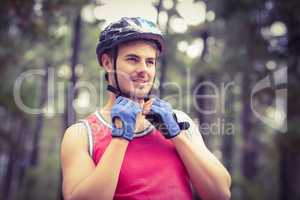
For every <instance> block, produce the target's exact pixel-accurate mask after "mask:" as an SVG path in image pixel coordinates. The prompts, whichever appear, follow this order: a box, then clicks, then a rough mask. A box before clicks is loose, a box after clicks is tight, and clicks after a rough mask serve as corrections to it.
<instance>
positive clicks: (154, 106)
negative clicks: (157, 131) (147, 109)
mask: <svg viewBox="0 0 300 200" xmlns="http://www.w3.org/2000/svg"><path fill="white" fill-rule="evenodd" d="M151 112H154V113H158V114H162V113H163V109H162V108H161V107H159V106H157V105H152V107H151Z"/></svg>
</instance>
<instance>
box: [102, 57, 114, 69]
mask: <svg viewBox="0 0 300 200" xmlns="http://www.w3.org/2000/svg"><path fill="white" fill-rule="evenodd" d="M101 63H102V66H103V67H104V69H105V71H107V72H110V71H111V70H112V66H113V65H112V58H111V56H109V55H108V54H107V53H104V54H102V56H101Z"/></svg>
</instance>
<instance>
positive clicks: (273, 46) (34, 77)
mask: <svg viewBox="0 0 300 200" xmlns="http://www.w3.org/2000/svg"><path fill="white" fill-rule="evenodd" d="M299 12H300V1H298V0H289V1H286V0H251V1H250V0H223V1H221V0H219V1H217V0H209V1H208V0H200V1H199V0H194V1H193V0H152V1H151V0H148V1H146V0H127V1H121V0H111V1H109V0H89V1H83V0H76V1H75V0H62V1H60V0H53V1H50V0H25V1H21V0H12V1H8V0H1V6H0V44H1V47H0V62H1V65H0V77H1V84H0V119H1V120H0V122H1V123H0V199H3V200H12V199H20V200H23V199H26V200H27V199H28V200H29V199H30V200H33V199H43V200H52V199H62V197H61V172H60V158H59V152H60V142H61V138H62V136H63V133H64V130H65V129H66V127H68V126H70V125H71V124H73V123H74V122H76V121H77V120H79V119H81V118H84V117H85V116H87V115H88V114H89V113H91V112H93V111H95V110H96V109H97V108H99V107H101V106H102V105H103V104H104V102H105V92H106V90H105V81H104V72H103V70H102V69H101V68H100V67H99V66H98V63H97V60H96V55H95V48H96V45H97V41H98V36H99V33H100V31H101V30H102V29H103V27H105V26H106V25H107V24H108V23H110V22H111V21H113V20H116V19H119V18H120V17H122V16H141V17H144V18H146V19H149V20H152V21H154V22H157V23H158V24H159V26H160V27H161V29H162V30H163V32H164V33H165V36H166V42H167V52H166V54H165V57H163V58H162V59H161V60H160V63H159V67H158V69H159V70H158V73H159V74H158V78H157V80H156V86H157V88H156V90H157V92H158V94H159V95H160V97H162V98H165V99H166V100H168V101H170V102H171V103H172V105H173V107H175V108H177V109H182V110H184V111H185V112H187V113H188V114H189V115H190V116H191V117H192V118H193V119H194V120H195V122H196V123H197V124H198V127H199V130H200V131H201V133H202V136H203V137H204V140H205V143H206V144H207V146H208V148H209V149H210V150H211V151H212V152H213V153H214V154H215V155H216V156H217V157H218V158H219V159H220V160H221V161H222V163H224V165H225V166H226V167H227V169H228V170H229V172H230V174H231V176H232V181H233V182H232V188H231V192H232V199H233V200H235V199H243V200H248V199H249V200H256V199H273V200H278V199H282V200H283V199H284V200H299V199H300V192H299V190H298V189H299V185H300V173H299V170H300V154H299V152H300V134H299V132H298V129H299V110H300V109H299V106H298V103H299V102H300V98H299V96H298V95H297V94H298V92H297V91H298V88H297V85H299V82H300V81H299V76H300V14H299ZM287 77H288V79H287ZM287 102H288V103H287ZM287 113H288V114H289V116H288V120H287ZM101 189H105V188H101ZM195 199H199V197H197V196H195Z"/></svg>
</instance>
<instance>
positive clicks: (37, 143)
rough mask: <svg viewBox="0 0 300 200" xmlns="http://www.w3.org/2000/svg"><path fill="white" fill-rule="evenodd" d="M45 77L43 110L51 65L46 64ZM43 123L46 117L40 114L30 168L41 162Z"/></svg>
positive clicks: (40, 104) (42, 95)
mask: <svg viewBox="0 0 300 200" xmlns="http://www.w3.org/2000/svg"><path fill="white" fill-rule="evenodd" d="M44 71H45V75H44V77H43V81H42V84H41V85H42V86H41V91H40V96H39V102H38V108H39V109H42V108H43V107H44V105H45V103H46V101H47V95H48V92H47V91H48V79H49V63H45V65H44ZM43 122H44V115H43V113H40V114H38V115H37V116H36V122H35V128H34V130H33V144H32V153H31V160H30V166H32V167H35V166H37V165H38V162H39V152H40V148H39V147H40V139H41V133H42V129H43Z"/></svg>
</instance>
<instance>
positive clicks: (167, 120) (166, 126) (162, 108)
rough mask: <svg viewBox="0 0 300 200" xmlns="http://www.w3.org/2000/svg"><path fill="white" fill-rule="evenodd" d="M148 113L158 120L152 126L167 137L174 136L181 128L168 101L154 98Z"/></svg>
mask: <svg viewBox="0 0 300 200" xmlns="http://www.w3.org/2000/svg"><path fill="white" fill-rule="evenodd" d="M150 115H154V116H155V117H156V118H158V121H160V122H159V123H156V124H154V126H155V127H156V128H157V129H159V130H160V131H161V132H162V133H163V134H164V136H165V137H166V138H167V139H170V138H173V137H176V136H177V135H178V134H179V133H180V131H181V129H180V127H179V125H178V122H177V120H176V116H175V114H174V112H173V109H172V107H171V105H170V104H169V103H168V102H166V101H163V100H161V99H159V98H154V100H153V103H152V106H151V109H150Z"/></svg>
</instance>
